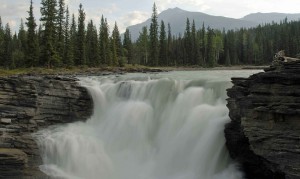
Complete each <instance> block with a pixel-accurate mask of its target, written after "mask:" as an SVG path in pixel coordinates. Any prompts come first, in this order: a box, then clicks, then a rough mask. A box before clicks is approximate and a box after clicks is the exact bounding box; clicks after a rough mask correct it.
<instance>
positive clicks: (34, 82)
mask: <svg viewBox="0 0 300 179" xmlns="http://www.w3.org/2000/svg"><path fill="white" fill-rule="evenodd" d="M92 105H93V102H92V99H91V97H90V95H89V94H88V92H87V90H86V89H85V88H83V87H81V86H80V85H79V84H78V83H77V79H75V78H71V77H59V76H16V77H2V78H0V178H46V176H44V174H43V173H42V172H40V171H39V169H38V168H37V167H38V166H39V165H40V164H41V162H42V161H41V158H40V154H39V150H38V147H37V144H36V142H35V141H34V139H33V136H32V133H34V132H36V131H38V130H40V129H43V128H45V127H48V126H50V125H53V124H64V123H70V122H74V121H84V120H86V119H88V117H90V116H91V114H92V109H93V107H92Z"/></svg>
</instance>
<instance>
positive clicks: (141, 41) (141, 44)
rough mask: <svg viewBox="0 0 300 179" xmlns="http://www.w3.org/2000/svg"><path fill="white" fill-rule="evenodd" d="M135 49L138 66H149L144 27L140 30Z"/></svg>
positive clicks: (147, 42)
mask: <svg viewBox="0 0 300 179" xmlns="http://www.w3.org/2000/svg"><path fill="white" fill-rule="evenodd" d="M137 48H138V52H139V57H138V61H139V64H142V65H149V63H150V62H149V36H148V30H147V27H146V26H144V27H143V28H142V33H140V36H139V38H138V40H137Z"/></svg>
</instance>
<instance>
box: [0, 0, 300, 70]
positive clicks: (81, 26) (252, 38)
mask: <svg viewBox="0 0 300 179" xmlns="http://www.w3.org/2000/svg"><path fill="white" fill-rule="evenodd" d="M40 12H41V18H40V22H41V24H40V25H39V27H37V23H36V19H35V18H34V14H33V5H32V1H31V3H30V7H29V10H28V17H27V18H26V22H25V23H24V22H23V20H21V25H20V27H19V30H18V33H15V34H13V35H12V32H11V29H10V26H9V24H8V23H7V24H6V25H4V24H2V21H1V17H0V66H1V67H3V68H6V69H14V68H24V67H47V68H52V67H71V66H89V67H99V66H124V65H125V64H133V65H134V64H141V65H147V66H203V67H214V66H216V65H226V66H229V65H240V64H257V65H259V64H269V63H270V62H271V61H272V54H274V53H275V52H276V51H278V50H282V49H284V50H285V52H286V54H288V55H289V56H297V55H298V53H299V52H300V22H299V21H295V22H288V21H287V19H285V20H283V21H282V22H281V23H279V24H276V23H272V24H265V25H263V26H262V25H260V26H258V27H256V28H251V29H243V28H242V29H239V30H229V31H227V32H225V31H224V30H223V31H220V30H214V29H211V28H209V27H208V28H205V26H204V24H203V25H202V28H200V29H196V24H195V21H194V20H192V19H187V20H186V29H185V32H184V33H183V34H178V35H177V36H174V35H172V29H171V25H170V24H165V22H164V21H161V22H158V15H157V9H156V6H155V4H154V6H153V14H152V18H151V25H150V27H149V28H148V27H144V28H143V29H142V31H141V32H140V35H139V38H138V39H137V41H136V42H132V40H131V35H130V32H129V30H128V29H127V30H126V32H125V33H124V36H123V38H121V35H120V32H119V29H118V26H117V23H115V25H114V27H113V29H112V31H110V27H109V25H108V22H107V19H106V18H104V17H103V16H102V17H101V21H100V22H99V23H100V27H99V29H97V27H96V25H95V23H94V22H93V21H92V20H91V21H89V22H88V23H87V25H86V14H85V12H84V8H83V6H82V4H80V5H79V9H78V17H77V18H76V17H75V15H74V14H72V15H71V14H70V12H69V9H68V7H66V6H65V2H64V0H41V9H40Z"/></svg>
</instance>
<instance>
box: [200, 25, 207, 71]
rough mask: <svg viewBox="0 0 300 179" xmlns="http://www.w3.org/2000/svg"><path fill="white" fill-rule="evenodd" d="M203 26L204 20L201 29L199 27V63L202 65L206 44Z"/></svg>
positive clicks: (203, 63)
mask: <svg viewBox="0 0 300 179" xmlns="http://www.w3.org/2000/svg"><path fill="white" fill-rule="evenodd" d="M205 34H206V32H205V26H204V22H203V24H202V29H201V32H200V40H201V45H200V46H201V47H200V48H201V56H202V59H201V62H200V65H202V66H206V59H205V58H206V44H205Z"/></svg>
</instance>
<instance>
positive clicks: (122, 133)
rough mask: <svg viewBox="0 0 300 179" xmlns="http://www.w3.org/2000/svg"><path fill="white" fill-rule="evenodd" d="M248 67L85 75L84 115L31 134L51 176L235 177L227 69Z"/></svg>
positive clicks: (237, 176) (91, 178)
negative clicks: (87, 114) (88, 109)
mask: <svg viewBox="0 0 300 179" xmlns="http://www.w3.org/2000/svg"><path fill="white" fill-rule="evenodd" d="M252 73H254V72H253V71H235V72H230V71H215V72H208V71H207V72H206V71H203V72H170V73H165V74H152V75H149V74H128V75H124V76H120V77H114V76H109V77H84V78H80V83H81V84H82V85H83V86H84V87H86V88H87V89H88V91H89V93H90V94H91V96H92V98H93V101H94V114H93V116H92V117H91V118H90V119H89V120H88V121H87V122H77V123H73V124H68V125H64V126H54V127H51V128H48V129H46V130H42V131H39V132H38V133H36V134H35V136H36V138H37V141H38V144H39V147H40V150H41V155H42V158H43V162H44V164H43V165H42V166H40V169H41V170H42V171H43V172H44V173H46V174H47V175H49V176H51V177H53V178H68V179H241V178H243V174H242V173H241V172H240V171H239V170H238V167H237V166H236V165H235V164H234V163H233V162H232V161H231V160H230V158H229V155H228V152H227V149H226V147H225V138H224V132H223V130H224V125H225V123H227V122H228V121H229V117H228V109H227V108H226V98H227V96H226V89H227V88H228V87H230V86H231V83H230V77H232V76H249V74H252Z"/></svg>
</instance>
